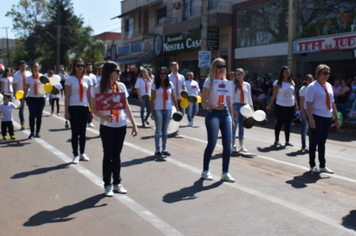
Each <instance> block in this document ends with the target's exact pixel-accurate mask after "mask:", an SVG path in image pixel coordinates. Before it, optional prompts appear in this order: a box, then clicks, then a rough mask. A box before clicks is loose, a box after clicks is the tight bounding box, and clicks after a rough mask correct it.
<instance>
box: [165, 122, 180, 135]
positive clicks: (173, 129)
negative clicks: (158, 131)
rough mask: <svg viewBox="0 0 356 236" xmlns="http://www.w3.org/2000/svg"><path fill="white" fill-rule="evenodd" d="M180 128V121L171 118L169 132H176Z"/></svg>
mask: <svg viewBox="0 0 356 236" xmlns="http://www.w3.org/2000/svg"><path fill="white" fill-rule="evenodd" d="M178 129H179V122H177V121H174V120H173V119H171V120H170V121H169V125H168V132H171V133H174V132H176V131H177V130H178Z"/></svg>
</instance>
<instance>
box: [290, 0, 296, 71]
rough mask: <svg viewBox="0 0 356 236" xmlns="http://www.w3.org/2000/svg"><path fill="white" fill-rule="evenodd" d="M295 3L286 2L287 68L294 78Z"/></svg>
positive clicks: (292, 1)
mask: <svg viewBox="0 0 356 236" xmlns="http://www.w3.org/2000/svg"><path fill="white" fill-rule="evenodd" d="M295 4H296V1H295V0H289V1H288V9H289V14H288V16H289V17H288V67H289V69H290V70H291V72H292V74H293V75H294V76H296V75H297V57H296V55H293V41H294V40H295V34H296V30H295V28H296V27H295V22H296V19H295V15H296V10H297V9H296V5H295Z"/></svg>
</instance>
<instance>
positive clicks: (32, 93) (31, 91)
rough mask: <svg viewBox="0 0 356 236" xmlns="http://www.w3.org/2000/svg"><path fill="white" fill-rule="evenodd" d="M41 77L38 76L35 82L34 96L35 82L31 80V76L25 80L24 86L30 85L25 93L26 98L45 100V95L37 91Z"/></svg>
mask: <svg viewBox="0 0 356 236" xmlns="http://www.w3.org/2000/svg"><path fill="white" fill-rule="evenodd" d="M41 76H42V74H40V73H39V74H38V80H37V95H35V80H34V79H33V77H32V75H31V76H29V77H27V78H26V84H28V85H30V88H29V90H28V93H27V97H32V98H45V97H46V94H40V93H39V89H40V86H41V85H42V83H41V80H40V79H39V78H40V77H41Z"/></svg>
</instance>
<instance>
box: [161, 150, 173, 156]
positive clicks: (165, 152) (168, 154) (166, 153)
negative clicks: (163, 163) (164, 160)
mask: <svg viewBox="0 0 356 236" xmlns="http://www.w3.org/2000/svg"><path fill="white" fill-rule="evenodd" d="M162 155H164V156H170V155H171V154H170V153H169V152H168V151H163V152H162Z"/></svg>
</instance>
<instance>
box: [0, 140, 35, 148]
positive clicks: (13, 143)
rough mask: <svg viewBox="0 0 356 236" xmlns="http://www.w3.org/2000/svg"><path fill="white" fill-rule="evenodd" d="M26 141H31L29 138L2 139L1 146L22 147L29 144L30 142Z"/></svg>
mask: <svg viewBox="0 0 356 236" xmlns="http://www.w3.org/2000/svg"><path fill="white" fill-rule="evenodd" d="M25 141H29V139H27V138H26V139H14V140H1V141H0V148H6V147H22V146H25V145H29V144H30V143H28V142H26V143H25Z"/></svg>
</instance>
